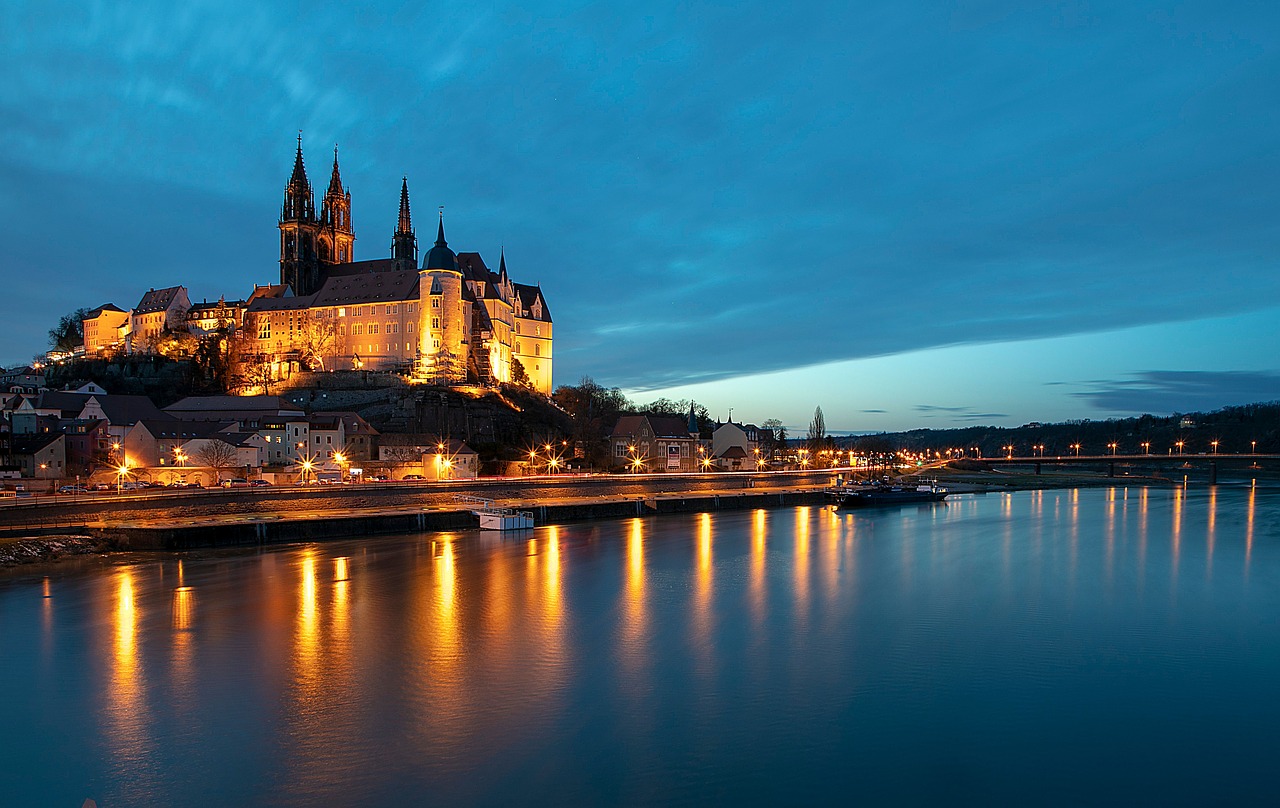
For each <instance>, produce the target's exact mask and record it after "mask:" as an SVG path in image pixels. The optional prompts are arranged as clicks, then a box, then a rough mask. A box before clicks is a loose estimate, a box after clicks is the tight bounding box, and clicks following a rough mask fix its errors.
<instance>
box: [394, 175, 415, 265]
mask: <svg viewBox="0 0 1280 808" xmlns="http://www.w3.org/2000/svg"><path fill="white" fill-rule="evenodd" d="M391 257H392V259H394V260H395V262H396V265H397V268H398V269H417V268H418V237H417V236H416V235H415V234H414V232H413V220H412V219H411V218H410V216H409V178H408V177H402V178H401V179H400V221H399V222H397V223H396V232H395V233H393V234H392V235H391Z"/></svg>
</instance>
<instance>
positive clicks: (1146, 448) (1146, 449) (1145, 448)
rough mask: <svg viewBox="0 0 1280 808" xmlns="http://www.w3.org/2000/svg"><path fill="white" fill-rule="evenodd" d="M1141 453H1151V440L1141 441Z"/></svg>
mask: <svg viewBox="0 0 1280 808" xmlns="http://www.w3.org/2000/svg"><path fill="white" fill-rule="evenodd" d="M1142 453H1143V454H1151V441H1149V440H1145V441H1143V442H1142Z"/></svg>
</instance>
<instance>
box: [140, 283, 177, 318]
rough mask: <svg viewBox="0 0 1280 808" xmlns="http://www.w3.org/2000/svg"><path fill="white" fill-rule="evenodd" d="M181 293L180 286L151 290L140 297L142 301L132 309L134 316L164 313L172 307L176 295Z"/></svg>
mask: <svg viewBox="0 0 1280 808" xmlns="http://www.w3.org/2000/svg"><path fill="white" fill-rule="evenodd" d="M181 291H182V287H181V286H170V287H168V288H166V289H151V290H149V291H148V292H147V293H146V294H145V295H143V296H142V300H139V301H138V305H136V306H134V307H133V311H134V313H135V314H151V313H153V312H157V311H165V310H166V309H168V308H169V307H170V306H171V305H173V301H174V300H176V299H177V297H178V293H179V292H181Z"/></svg>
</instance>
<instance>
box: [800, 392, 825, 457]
mask: <svg viewBox="0 0 1280 808" xmlns="http://www.w3.org/2000/svg"><path fill="white" fill-rule="evenodd" d="M826 436H827V421H826V418H824V417H823V415H822V408H821V407H817V408H815V409H814V411H813V420H812V421H810V422H809V434H808V435H807V436H806V438H805V446H806V447H807V448H808V449H809V456H810V457H812V458H813V464H814V467H815V468H816V467H817V466H818V465H819V463H821V462H822V461H821V457H822V450H823V449H825V448H826V447H827V440H826Z"/></svg>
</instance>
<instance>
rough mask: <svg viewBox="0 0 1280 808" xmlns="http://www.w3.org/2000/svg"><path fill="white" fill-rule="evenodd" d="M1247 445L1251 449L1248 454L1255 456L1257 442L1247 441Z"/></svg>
mask: <svg viewBox="0 0 1280 808" xmlns="http://www.w3.org/2000/svg"><path fill="white" fill-rule="evenodd" d="M1249 445H1250V447H1251V448H1250V449H1249V454H1257V453H1258V442H1257V441H1256V440H1251V441H1249Z"/></svg>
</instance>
